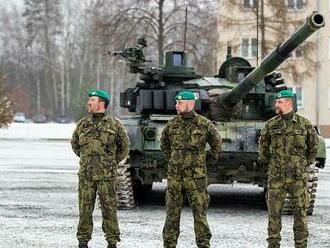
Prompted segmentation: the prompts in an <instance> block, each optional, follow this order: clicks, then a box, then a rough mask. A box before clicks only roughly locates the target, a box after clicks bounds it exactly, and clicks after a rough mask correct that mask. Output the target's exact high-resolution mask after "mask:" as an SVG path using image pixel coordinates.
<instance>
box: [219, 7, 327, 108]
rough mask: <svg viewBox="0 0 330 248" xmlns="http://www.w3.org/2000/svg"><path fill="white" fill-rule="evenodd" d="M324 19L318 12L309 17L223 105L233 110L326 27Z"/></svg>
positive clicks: (240, 84)
mask: <svg viewBox="0 0 330 248" xmlns="http://www.w3.org/2000/svg"><path fill="white" fill-rule="evenodd" d="M324 24H325V23H324V17H323V16H322V15H321V14H319V13H318V12H313V13H312V14H311V15H310V16H309V17H307V19H306V22H305V23H304V24H303V25H302V26H301V27H300V28H299V29H298V30H297V31H296V32H294V33H293V34H292V35H291V37H289V38H288V39H287V40H286V41H284V42H283V43H282V44H280V45H279V46H278V47H276V48H275V49H274V50H273V51H272V52H271V53H270V54H269V55H268V56H266V57H265V58H264V59H263V60H262V62H261V64H260V65H259V66H257V67H256V68H255V69H254V70H253V71H252V72H250V73H249V74H248V75H247V76H246V77H245V78H243V79H242V80H241V81H240V82H239V84H238V85H237V86H236V87H235V88H234V89H233V90H232V91H230V92H228V93H226V95H225V96H223V98H222V104H223V105H224V106H225V107H227V108H231V107H233V106H235V105H236V104H237V103H238V102H239V101H240V100H241V99H242V98H243V97H244V96H245V95H247V94H248V92H249V91H250V90H251V89H253V87H255V86H256V84H258V83H259V82H260V81H261V80H262V79H263V78H264V76H265V75H267V74H268V73H271V72H272V71H274V70H275V69H276V68H277V67H278V66H279V65H280V64H281V63H282V62H283V61H284V60H286V59H287V58H288V57H289V56H290V54H291V52H292V51H293V50H294V49H296V48H297V47H298V46H299V45H300V44H302V43H303V42H304V41H305V40H306V39H307V38H308V37H309V36H310V35H311V34H313V33H314V32H315V31H316V30H318V29H319V28H321V27H323V26H324Z"/></svg>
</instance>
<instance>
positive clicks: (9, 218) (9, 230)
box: [0, 140, 330, 248]
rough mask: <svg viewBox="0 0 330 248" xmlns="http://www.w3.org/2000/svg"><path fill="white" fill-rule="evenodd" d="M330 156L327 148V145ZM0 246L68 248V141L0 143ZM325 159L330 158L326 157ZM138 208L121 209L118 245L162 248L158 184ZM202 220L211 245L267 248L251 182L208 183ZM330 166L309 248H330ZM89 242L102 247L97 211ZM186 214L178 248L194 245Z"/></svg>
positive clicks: (72, 242) (73, 204)
mask: <svg viewBox="0 0 330 248" xmlns="http://www.w3.org/2000/svg"><path fill="white" fill-rule="evenodd" d="M328 157H330V149H328ZM0 158H1V159H0V173H1V177H0V247H1V248H13V247H15V248H16V247H17V248H23V247H24V248H25V247H40V248H48V247H49V248H51V247H52V248H53V247H55V248H57V247H59V248H71V247H77V242H76V239H75V232H76V225H77V219H78V212H77V176H76V171H77V164H78V160H77V158H76V157H75V155H74V154H73V153H72V152H71V150H70V146H69V143H68V142H64V141H62V142H59V141H57V142H54V141H44V142H43V141H19V140H16V141H13V140H6V141H4V140H2V141H0ZM328 164H330V163H329V161H328ZM154 188H155V189H154V190H153V191H152V194H151V195H150V197H149V199H148V200H147V201H146V202H145V203H143V204H141V205H140V206H139V208H138V209H134V210H129V211H127V210H126V211H124V210H123V211H119V219H120V220H119V221H120V228H121V232H122V242H121V243H120V245H119V247H121V248H158V247H159V248H160V247H162V241H161V231H162V227H163V223H164V218H165V213H164V189H165V186H164V184H156V185H155V187H154ZM210 193H211V197H212V201H211V206H210V209H209V212H208V218H209V223H210V227H211V230H212V232H213V238H212V247H216V248H218V247H220V248H222V247H223V248H231V247H233V248H240V247H242V248H247V247H248V248H250V247H251V248H259V247H260V248H262V247H266V242H265V238H266V224H267V212H266V210H265V204H264V203H263V201H262V198H261V193H262V192H261V190H260V189H259V188H257V187H254V186H246V185H235V186H234V187H231V186H219V185H216V186H212V187H210ZM329 211H330V166H328V167H327V168H325V169H324V170H322V171H321V173H320V176H319V189H318V193H317V200H316V209H315V211H314V215H313V216H310V217H309V226H310V245H309V247H312V248H314V247H317V248H318V247H320V248H324V247H330V235H329V233H330V212H329ZM94 219H95V220H96V221H95V224H94V226H95V230H94V235H93V240H92V241H91V242H90V245H91V247H93V248H98V247H106V243H105V241H104V238H103V234H102V230H101V212H100V209H96V210H95V214H94ZM292 221H293V220H292V217H291V216H285V217H284V219H283V231H282V236H283V241H282V243H283V247H285V248H286V247H293V242H292V240H293V237H292ZM192 223H193V220H192V215H191V212H190V209H189V208H188V207H186V208H185V209H184V211H183V213H182V217H181V235H180V239H179V245H178V248H187V247H188V248H189V247H195V245H194V234H193V229H192Z"/></svg>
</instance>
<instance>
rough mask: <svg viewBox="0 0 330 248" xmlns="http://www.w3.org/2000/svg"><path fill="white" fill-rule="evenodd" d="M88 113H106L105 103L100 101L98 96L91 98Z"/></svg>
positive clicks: (88, 103)
mask: <svg viewBox="0 0 330 248" xmlns="http://www.w3.org/2000/svg"><path fill="white" fill-rule="evenodd" d="M87 108H88V113H101V112H104V111H105V109H104V102H103V101H100V99H99V98H98V97H97V96H91V97H90V98H89V100H88V102H87Z"/></svg>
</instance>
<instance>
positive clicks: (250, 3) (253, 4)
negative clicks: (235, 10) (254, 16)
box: [244, 0, 258, 9]
mask: <svg viewBox="0 0 330 248" xmlns="http://www.w3.org/2000/svg"><path fill="white" fill-rule="evenodd" d="M257 7H258V0H244V8H247V9H252V8H257Z"/></svg>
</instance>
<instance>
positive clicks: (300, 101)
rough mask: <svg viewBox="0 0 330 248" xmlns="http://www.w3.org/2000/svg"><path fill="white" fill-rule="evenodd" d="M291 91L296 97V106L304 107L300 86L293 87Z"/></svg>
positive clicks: (302, 92)
mask: <svg viewBox="0 0 330 248" xmlns="http://www.w3.org/2000/svg"><path fill="white" fill-rule="evenodd" d="M293 92H294V93H296V98H297V108H298V109H302V108H304V91H303V88H302V86H296V87H294V88H293Z"/></svg>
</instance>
